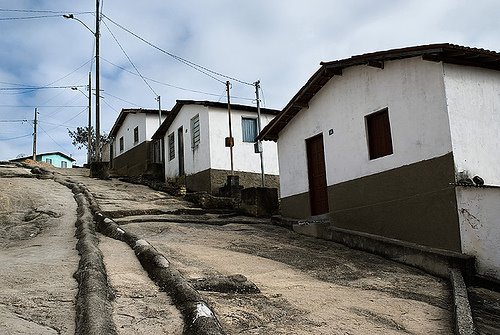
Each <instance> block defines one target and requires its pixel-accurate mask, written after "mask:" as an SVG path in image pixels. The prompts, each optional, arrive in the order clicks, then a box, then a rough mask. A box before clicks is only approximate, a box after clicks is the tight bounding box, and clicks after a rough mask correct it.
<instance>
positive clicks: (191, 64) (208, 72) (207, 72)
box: [102, 13, 253, 86]
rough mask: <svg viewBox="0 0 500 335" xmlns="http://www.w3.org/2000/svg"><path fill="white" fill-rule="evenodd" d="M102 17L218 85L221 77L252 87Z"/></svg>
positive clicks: (222, 82) (105, 16)
mask: <svg viewBox="0 0 500 335" xmlns="http://www.w3.org/2000/svg"><path fill="white" fill-rule="evenodd" d="M102 16H103V17H104V18H106V19H107V20H109V21H110V22H111V23H113V24H114V25H116V26H117V27H119V28H120V29H122V30H124V31H126V32H127V33H129V34H131V35H132V36H134V37H136V38H137V39H139V40H141V41H142V42H144V43H146V44H148V45H149V46H151V47H153V48H154V49H156V50H158V51H160V52H162V53H164V54H166V55H168V56H170V57H172V58H174V59H175V60H177V61H179V62H181V63H184V64H185V65H187V66H189V67H191V68H193V69H195V70H196V71H199V72H201V73H203V74H205V75H206V76H209V77H210V78H212V79H214V80H216V81H218V82H219V83H221V84H224V85H225V84H226V83H225V82H224V81H222V80H220V79H219V78H216V77H215V76H219V77H222V78H226V79H229V80H232V81H235V82H238V83H240V84H245V85H249V86H253V84H251V83H249V82H246V81H243V80H240V79H237V78H234V77H231V76H228V75H225V74H223V73H220V72H217V71H213V70H210V69H209V68H207V67H204V66H202V65H199V64H196V63H194V62H191V61H189V60H187V59H185V58H182V57H180V56H177V55H175V54H173V53H171V52H168V51H166V50H164V49H162V48H160V47H159V46H157V45H155V44H153V43H151V42H149V41H148V40H146V39H145V38H143V37H141V36H139V35H138V34H136V33H134V32H133V31H131V30H129V29H127V28H125V27H124V26H122V25H121V24H119V23H117V22H116V21H114V20H113V19H111V18H109V17H108V16H107V15H105V14H104V13H103V14H102Z"/></svg>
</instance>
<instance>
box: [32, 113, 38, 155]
mask: <svg viewBox="0 0 500 335" xmlns="http://www.w3.org/2000/svg"><path fill="white" fill-rule="evenodd" d="M37 115H38V108H35V120H34V121H33V160H34V161H36V124H37V122H38V117H37Z"/></svg>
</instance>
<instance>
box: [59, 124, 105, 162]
mask: <svg viewBox="0 0 500 335" xmlns="http://www.w3.org/2000/svg"><path fill="white" fill-rule="evenodd" d="M88 128H89V127H77V128H76V130H75V131H71V130H69V129H68V135H69V137H70V138H71V143H72V144H73V145H74V146H75V147H76V148H77V149H78V150H80V149H82V148H85V149H87V150H88V133H89V132H88ZM90 134H91V145H90V158H91V160H92V161H94V160H95V158H96V152H95V131H94V128H93V127H91V128H90ZM109 141H110V138H109V134H106V133H105V132H104V133H102V134H101V141H100V148H99V150H100V151H101V152H102V148H103V147H104V145H105V144H107V143H109Z"/></svg>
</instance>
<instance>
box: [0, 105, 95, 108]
mask: <svg viewBox="0 0 500 335" xmlns="http://www.w3.org/2000/svg"><path fill="white" fill-rule="evenodd" d="M37 107H44V108H61V107H65V108H66V107H67V108H82V107H88V106H80V105H79V106H76V105H73V106H71V105H0V108H37Z"/></svg>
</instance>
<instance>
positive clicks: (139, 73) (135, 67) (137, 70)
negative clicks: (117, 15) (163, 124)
mask: <svg viewBox="0 0 500 335" xmlns="http://www.w3.org/2000/svg"><path fill="white" fill-rule="evenodd" d="M102 23H104V26H105V27H106V29H108V31H109V33H110V34H111V36H112V37H113V39H114V40H115V42H116V44H118V46H119V47H120V49H121V51H122V52H123V54H124V55H125V57H127V59H128V61H129V63H130V65H132V67H133V68H134V69H135V71H136V72H137V74H138V75H139V76H140V77H141V79H142V81H144V83H145V84H146V85H147V86H148V87H149V89H150V90H151V92H153V94H154V95H155V96H156V97H157V96H158V94H157V93H156V92H155V90H154V89H153V87H151V85H150V84H149V83H148V82H147V80H146V79H145V78H144V76H143V75H142V73H141V72H140V71H139V69H138V68H137V66H135V64H134V62H132V60H131V59H130V57H129V55H128V54H127V52H126V51H125V49H124V48H123V47H122V45H121V43H120V42H119V41H118V39H117V38H116V36H115V34H113V32H112V31H111V29H109V26H108V24H107V23H106V21H102Z"/></svg>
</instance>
